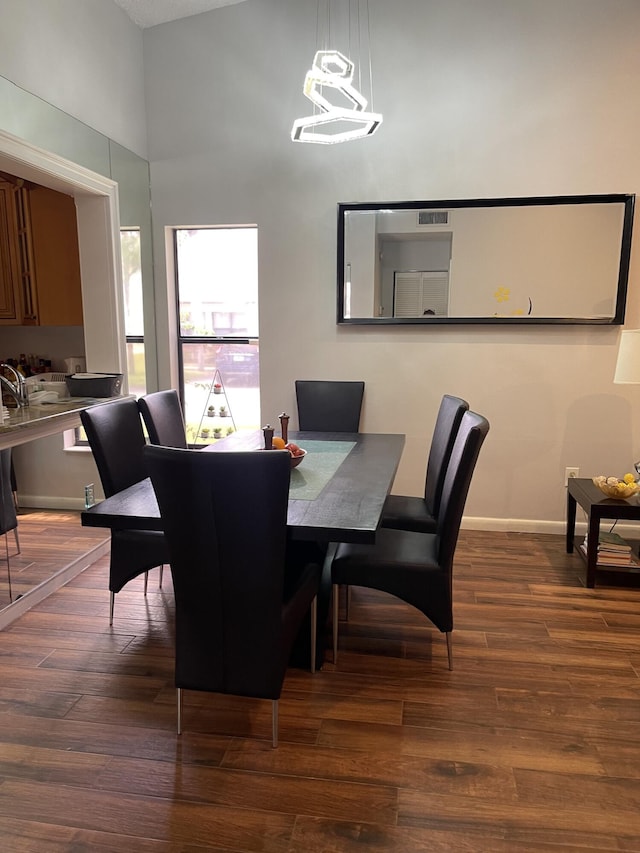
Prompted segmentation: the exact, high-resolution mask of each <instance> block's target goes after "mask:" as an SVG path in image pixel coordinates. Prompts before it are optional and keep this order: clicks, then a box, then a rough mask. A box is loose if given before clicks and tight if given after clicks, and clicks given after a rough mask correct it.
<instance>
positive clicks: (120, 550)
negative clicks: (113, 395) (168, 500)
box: [80, 397, 168, 625]
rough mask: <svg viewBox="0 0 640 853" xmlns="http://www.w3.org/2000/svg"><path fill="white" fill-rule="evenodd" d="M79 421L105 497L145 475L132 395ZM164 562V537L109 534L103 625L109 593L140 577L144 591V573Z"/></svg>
mask: <svg viewBox="0 0 640 853" xmlns="http://www.w3.org/2000/svg"><path fill="white" fill-rule="evenodd" d="M80 420H81V422H82V426H83V427H84V431H85V433H86V434H87V440H88V442H89V445H90V447H91V450H92V451H93V458H94V460H95V463H96V467H97V469H98V474H99V476H100V482H101V483H102V490H103V491H104V495H105V497H107V498H108V497H110V496H111V495H114V494H116V492H120V491H122V490H123V489H126V488H128V487H129V486H132V485H133V484H134V483H139V482H140V481H141V480H144V479H146V478H147V477H148V476H149V475H148V473H147V469H146V466H145V462H144V459H143V456H142V451H143V448H144V447H145V445H146V440H145V437H144V432H143V430H142V421H141V420H140V412H139V411H138V404H137V403H136V401H135V399H134V398H133V397H127V398H125V399H118V400H113V401H109V402H108V403H103V404H101V405H99V406H92V407H91V408H90V409H84V410H83V411H82V412H81V413H80ZM167 562H168V551H167V545H166V542H165V538H164V535H163V534H162V533H160V532H157V531H154V530H112V531H111V556H110V560H109V591H110V602H109V624H110V625H113V610H114V604H115V594H116V593H117V592H120V590H121V589H122V587H123V586H124V585H125V584H127V583H128V582H129V581H130V580H133V578H135V577H138V575H141V574H144V592H145V595H146V593H147V583H148V572H149V569H153V568H155V566H160V586H162V566H163V564H164V563H167Z"/></svg>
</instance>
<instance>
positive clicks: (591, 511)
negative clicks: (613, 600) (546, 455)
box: [567, 477, 640, 588]
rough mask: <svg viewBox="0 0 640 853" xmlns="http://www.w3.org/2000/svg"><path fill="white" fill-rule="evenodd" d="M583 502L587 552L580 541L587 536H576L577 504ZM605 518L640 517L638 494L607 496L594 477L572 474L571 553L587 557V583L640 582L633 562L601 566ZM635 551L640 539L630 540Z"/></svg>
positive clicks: (569, 510) (569, 502) (569, 492)
mask: <svg viewBox="0 0 640 853" xmlns="http://www.w3.org/2000/svg"><path fill="white" fill-rule="evenodd" d="M577 504H580V506H581V507H582V509H583V510H584V511H585V512H586V514H587V554H586V555H585V554H584V552H583V551H582V548H581V547H580V545H582V543H583V542H584V537H583V536H576V535H575V531H576V505H577ZM603 519H611V520H613V521H622V520H624V521H640V501H639V500H638V497H637V496H636V495H634V496H633V497H631V498H626V499H621V500H618V499H616V498H607V497H605V495H603V494H602V492H601V491H600V489H598V487H597V486H594V484H593V482H592V481H591V480H587V479H583V478H580V477H576V478H570V479H569V482H568V484H567V554H571V553H573V550H574V548H575V550H576V552H577V554H578V555H579V556H580V557H581V558H582V559H583V560H584V562H585V564H586V567H587V578H586V582H587V587H591V588H592V587H594V586H595V585H596V580H600V581H602V582H603V583H606V584H614V585H624V586H640V567H638V566H635V565H632V566H629V567H627V566H598V564H597V558H598V541H599V538H600V522H601V521H602V520H603ZM628 541H629V544H630V545H631V547H632V550H633V553H634V554H635V555H636V556H637V555H638V547H639V543H638V542H637V541H634V540H628Z"/></svg>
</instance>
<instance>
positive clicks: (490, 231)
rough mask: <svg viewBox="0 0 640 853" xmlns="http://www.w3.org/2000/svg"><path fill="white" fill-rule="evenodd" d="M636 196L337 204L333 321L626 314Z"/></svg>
mask: <svg viewBox="0 0 640 853" xmlns="http://www.w3.org/2000/svg"><path fill="white" fill-rule="evenodd" d="M634 200H635V196H634V195H597V196H594V195H591V196H554V197H546V198H542V197H536V198H520V199H518V198H514V199H484V200H478V199H473V200H455V201H414V202H392V203H366V202H365V203H356V204H339V205H338V322H339V323H368V324H369V323H373V324H378V323H600V324H621V323H622V322H623V320H624V310H625V301H626V291H627V280H628V270H629V255H630V248H631V233H632V221H633V208H634Z"/></svg>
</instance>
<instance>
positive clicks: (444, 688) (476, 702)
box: [0, 531, 640, 853]
mask: <svg viewBox="0 0 640 853" xmlns="http://www.w3.org/2000/svg"><path fill="white" fill-rule="evenodd" d="M24 535H26V534H24ZM456 564H457V565H456V577H455V599H456V606H455V619H456V630H455V631H454V660H455V668H454V671H453V672H449V671H448V669H447V665H446V647H445V642H444V639H443V637H442V636H441V635H440V634H439V633H438V632H437V631H435V630H433V629H431V628H430V627H429V626H428V625H427V624H426V623H425V621H424V620H423V618H422V617H421V616H420V615H419V614H417V613H414V612H413V611H412V610H411V609H410V608H408V607H406V606H404V605H402V604H401V603H399V602H397V601H395V600H393V599H391V598H388V597H385V596H383V595H381V594H377V593H373V592H369V591H365V590H359V589H354V590H353V595H352V605H351V612H350V621H349V625H348V626H347V625H346V624H343V625H341V654H340V657H339V660H338V666H337V667H334V666H333V664H332V663H330V662H328V663H326V664H325V666H324V668H323V670H322V671H321V672H318V673H316V675H314V676H312V675H310V674H309V673H308V672H305V671H303V670H291V671H290V672H289V674H288V676H287V679H286V682H285V688H284V691H283V695H282V700H281V703H280V746H279V748H278V749H277V750H273V749H271V745H270V704H269V703H268V702H259V701H249V700H242V699H233V698H229V697H220V696H210V695H206V694H197V693H187V694H186V697H185V699H186V704H185V732H184V734H183V735H182V736H181V737H180V738H178V737H177V736H176V734H175V691H174V689H173V686H172V671H173V663H172V615H173V607H172V595H171V588H170V579H168V578H166V574H165V584H164V589H163V590H159V589H158V587H157V573H154V576H153V577H152V579H151V580H150V591H149V594H148V595H147V597H146V599H145V597H144V596H143V594H142V582H141V581H135V582H133V583H131V584H129V586H128V587H127V588H126V589H125V590H124V591H123V592H122V593H120V594H119V595H118V596H117V598H116V614H115V622H114V626H113V628H109V625H108V619H107V610H108V594H107V592H106V586H107V584H106V578H107V571H106V560H105V559H102V560H101V561H99V562H98V563H97V564H96V565H95V566H93V567H92V568H90V569H88V570H87V571H86V572H85V573H84V574H82V575H80V576H79V577H77V578H76V579H75V580H74V581H72V582H71V583H70V584H69V585H68V586H66V587H65V588H63V589H62V590H60V591H58V592H57V593H55V594H54V595H52V596H51V597H50V598H49V599H47V600H46V601H45V602H44V603H42V604H40V605H38V606H37V607H36V608H35V609H33V610H31V611H30V612H28V613H27V614H25V615H24V616H22V617H21V618H20V619H19V620H18V621H16V622H14V623H13V624H12V625H11V626H10V627H9V628H7V629H6V630H4V631H3V632H1V633H0V711H1V712H2V713H1V716H0V721H1V722H0V848H1V849H2V851H10V853H13V851H36V853H49V851H56V853H57V851H73V853H79V851H126V853H129V852H130V851H131V853H133V851H136V853H137V851H142V853H156V851H182V853H195V851H205V850H216V851H225V853H230V851H242V853H245V851H268V853H285V851H288V852H289V853H291V851H314V852H315V851H326V852H327V853H329V851H331V853H333V852H334V851H335V853H354V852H355V851H362V850H365V849H366V850H367V851H374V853H375V851H398V853H407V851H425V853H426V851H428V853H441V851H456V853H459V851H462V853H476V852H477V853H506V851H509V853H513V851H517V853H529V851H560V850H562V851H578V850H585V851H590V853H594V851H601V850H602V851H603V850H607V851H612V850H615V851H632V850H635V851H638V850H640V701H639V700H640V679H639V677H638V671H639V669H640V591H639V590H637V589H632V590H625V589H603V588H599V589H596V590H587V589H585V588H584V585H583V580H582V576H583V566H582V563H581V562H580V561H579V559H578V558H577V557H575V556H572V557H569V556H567V555H566V554H565V553H564V551H563V541H562V539H561V537H553V536H533V535H520V534H501V533H473V532H464V531H463V533H462V534H461V540H460V545H459V549H458V556H457V560H456Z"/></svg>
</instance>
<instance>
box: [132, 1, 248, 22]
mask: <svg viewBox="0 0 640 853" xmlns="http://www.w3.org/2000/svg"><path fill="white" fill-rule="evenodd" d="M115 2H116V3H117V4H118V6H120V7H121V8H122V9H124V11H125V12H126V13H127V15H128V16H129V17H130V18H131V20H132V21H133V22H134V24H137V25H138V26H139V27H140V28H141V29H146V28H147V27H155V26H156V24H165V23H166V22H167V21H177V20H178V18H189V17H190V16H191V15H199V14H200V13H201V12H209V11H210V10H211V9H219V8H220V6H232V5H233V4H234V3H242V2H244V0H115Z"/></svg>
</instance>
